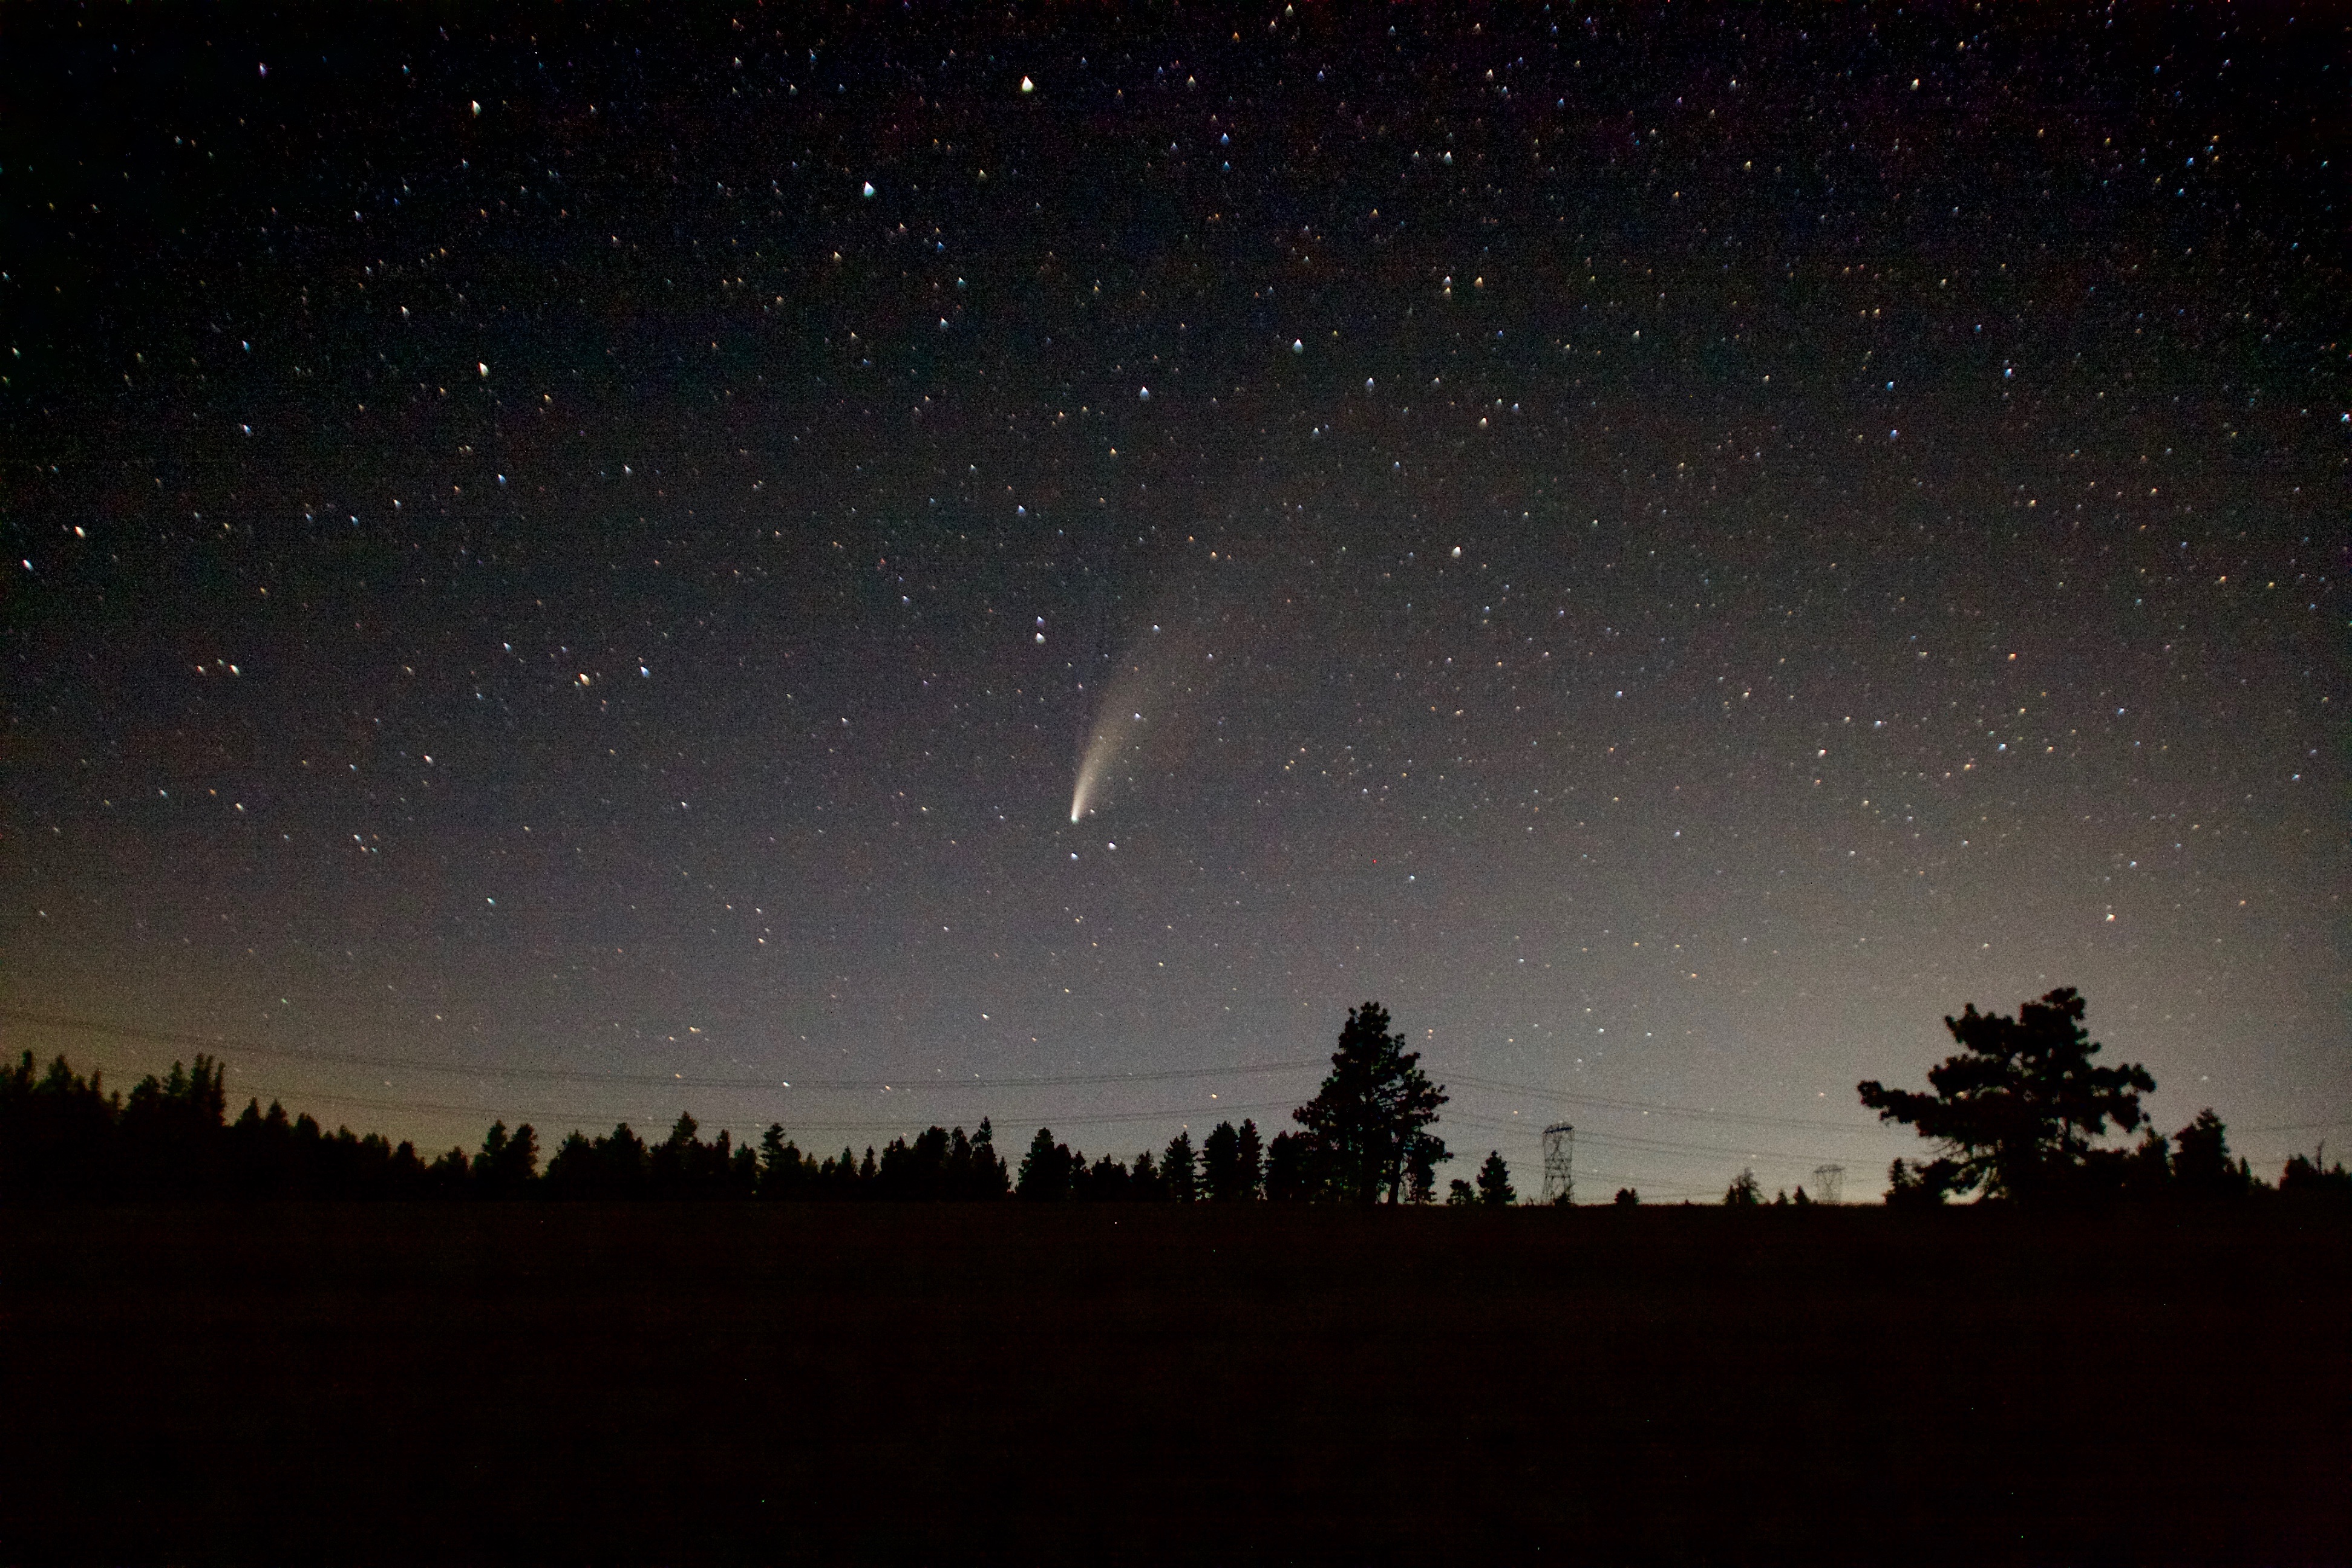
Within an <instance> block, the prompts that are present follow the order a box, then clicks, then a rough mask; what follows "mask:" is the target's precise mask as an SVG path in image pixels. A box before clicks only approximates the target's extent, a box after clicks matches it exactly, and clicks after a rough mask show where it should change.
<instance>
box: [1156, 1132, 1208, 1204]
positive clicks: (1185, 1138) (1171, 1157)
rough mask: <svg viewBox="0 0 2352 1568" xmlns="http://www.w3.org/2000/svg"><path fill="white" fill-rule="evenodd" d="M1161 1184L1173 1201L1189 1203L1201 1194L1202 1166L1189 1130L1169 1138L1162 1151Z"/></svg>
mask: <svg viewBox="0 0 2352 1568" xmlns="http://www.w3.org/2000/svg"><path fill="white" fill-rule="evenodd" d="M1160 1187H1161V1189H1162V1190H1164V1191H1165V1192H1166V1193H1167V1194H1168V1198H1169V1201H1170V1202H1171V1203H1179V1204H1189V1203H1191V1202H1192V1200H1193V1199H1194V1198H1196V1197H1198V1196H1200V1195H1201V1180H1200V1167H1199V1165H1198V1163H1196V1162H1195V1158H1194V1156H1193V1153H1192V1132H1191V1131H1189V1130H1188V1131H1182V1132H1179V1133H1177V1134H1176V1136H1175V1137H1173V1138H1171V1139H1170V1140H1168V1147H1167V1148H1166V1149H1164V1150H1162V1151H1161V1152H1160Z"/></svg>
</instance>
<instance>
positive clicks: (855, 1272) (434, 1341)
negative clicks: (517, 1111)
mask: <svg viewBox="0 0 2352 1568" xmlns="http://www.w3.org/2000/svg"><path fill="white" fill-rule="evenodd" d="M2348 1240H2352V1229H2347V1226H2345V1225H2344V1224H2343V1223H2342V1222H2341V1221H2340V1220H2339V1221H2323V1220H2320V1219H2317V1218H2314V1217H2311V1216H2294V1215H2284V1214H2282V1213H2279V1212H2277V1211H2275V1210H2273V1211H2266V1212H2265V1213H2263V1214H2262V1215H2252V1216H2246V1215H2239V1216H2235V1217H2232V1216H2228V1215H2186V1216H2183V1215H2121V1216H2108V1217H2105V1218H2091V1217H2075V1218H2069V1219H2066V1220H2063V1221H2043V1222H2036V1223H2025V1222H2023V1221H2021V1220H2020V1219H2019V1218H2018V1216H2014V1215H2000V1214H1995V1213H1990V1212H1958V1213H1948V1214H1939V1215H1916V1216H1906V1215H1892V1214H1889V1213H1887V1212H1885V1211H1884V1210H1879V1209H1861V1208H1854V1209H1843V1210H1822V1209H1814V1210H1810V1211H1808V1210H1793V1211H1792V1210H1774V1209H1766V1210H1763V1211H1761V1212H1755V1213H1733V1212H1727V1211H1724V1210H1719V1209H1638V1210H1632V1211H1625V1210H1612V1209H1587V1210H1576V1211H1570V1212H1560V1211H1556V1210H1542V1209H1533V1208H1525V1209H1512V1210H1504V1211H1479V1210H1467V1211H1465V1210H1445V1209H1438V1210H1419V1211H1405V1212H1386V1213H1356V1212H1341V1211H1334V1210H1327V1209H1320V1208H1313V1209H1298V1208H1289V1207H1268V1206H1263V1205H1260V1206H1254V1207H1251V1208H1248V1209H1244V1210H1225V1209H1218V1208H1211V1207H1205V1206H1202V1207H1191V1208H1175V1207H1133V1208H1128V1207H1112V1206H1104V1207H1093V1206H1086V1207H1051V1208H1045V1207H1038V1206H1032V1205H1019V1204H1006V1205H996V1206H994V1207H989V1208H971V1207H896V1206H886V1205H855V1206H824V1205H710V1206H664V1205H638V1206H632V1207H599V1206H584V1205H583V1206H572V1205H556V1204H537V1205H511V1206H510V1205H493V1204H476V1205H467V1204H453V1205H434V1206H414V1207H412V1206H398V1205H386V1206H342V1205H283V1206H274V1207H263V1208H238V1207H233V1206H218V1207H188V1208H170V1207H60V1208H51V1209H26V1208H17V1209H12V1210H0V1258H5V1260H6V1262H5V1268H0V1311H5V1321H6V1323H7V1327H8V1330H9V1342H10V1353H9V1355H8V1357H7V1360H6V1373H5V1384H0V1408H5V1409H6V1410H7V1411H8V1412H9V1413H10V1414H9V1416H8V1419H7V1420H6V1421H5V1424H0V1476H5V1478H6V1489H7V1491H8V1492H9V1494H10V1498H9V1501H8V1504H7V1506H6V1508H5V1510H0V1560H8V1561H16V1560H24V1561H51V1560H56V1559H58V1558H63V1557H86V1558H101V1559H107V1560H111V1561H160V1560H174V1561H203V1560H215V1559H224V1558H233V1559H241V1560H272V1561H285V1560H295V1559H317V1558H322V1557H323V1558H335V1559H339V1560H349V1559H378V1560H381V1559H398V1560H403V1561H428V1560H429V1561H435V1562H456V1561H465V1560H501V1561H508V1560H513V1559H517V1558H548V1559H562V1560H567V1561H593V1560H605V1561H610V1560H646V1559H660V1560H665V1561H692V1560H709V1559H716V1558H722V1557H723V1558H728V1559H730V1560H734V1561H740V1562H767V1561H778V1560H793V1559H806V1560H814V1561H825V1562H838V1561H843V1560H856V1561H871V1560H892V1561H901V1560H917V1561H940V1562H947V1561H954V1562H959V1563H961V1562H973V1561H978V1562H993V1561H1005V1562H1021V1563H1031V1562H1044V1561H1081V1560H1083V1561H1088V1562H1102V1561H1137V1560H1159V1559H1166V1558H1177V1557H1182V1558H1187V1559H1192V1560H1194V1561H1197V1562H1201V1563H1209V1562H1214V1561H1217V1560H1220V1559H1224V1558H1230V1557H1234V1556H1244V1557H1265V1558H1271V1559H1276V1560H1298V1561H1318V1560H1328V1559H1332V1558H1335V1557H1336V1558H1340V1559H1345V1560H1351V1561H1376V1560H1377V1561H1387V1560H1392V1559H1408V1558H1413V1559H1437V1558H1450V1559H1454V1560H1459V1559H1460V1558H1461V1557H1462V1556H1463V1555H1464V1554H1465V1552H1480V1553H1494V1552H1514V1553H1518V1554H1521V1555H1523V1556H1525V1555H1534V1556H1536V1557H1538V1558H1543V1559H1549V1558H1554V1557H1557V1558H1559V1559H1562V1560H1567V1561H1594V1562H1623V1561H1629V1560H1648V1561H1666V1562H1697V1561H1719V1562H1758V1561H1791V1562H1797V1561H1802V1562H1823V1561H1840V1560H1843V1561H1853V1562H1865V1561H1866V1562H1897V1561H1900V1562H1920V1561H1967V1562H1970V1563H1999V1562H2019V1563H2055V1562H2065V1563H2095V1562H2118V1563H2126V1562H2128V1563H2138V1562H2154V1561H2179V1562H2192V1563H2215V1562H2225V1561H2227V1562H2252V1561H2263V1562H2345V1561H2347V1560H2352V1458H2347V1456H2352V1335H2347V1323H2352V1311H2347V1307H2352V1247H2347V1241H2348Z"/></svg>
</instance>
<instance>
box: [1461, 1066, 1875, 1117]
mask: <svg viewBox="0 0 2352 1568" xmlns="http://www.w3.org/2000/svg"><path fill="white" fill-rule="evenodd" d="M1444 1077H1445V1079H1446V1087H1447V1088H1449V1089H1450V1088H1452V1087H1453V1086H1454V1085H1455V1084H1457V1083H1458V1084H1467V1085H1469V1086H1470V1087H1471V1088H1473V1089H1496V1090H1499V1091H1504V1092H1507V1093H1513V1094H1532V1095H1536V1096H1538V1097H1540V1098H1542V1099H1545V1100H1559V1101H1561V1102H1562V1103H1564V1104H1568V1105H1589V1106H1595V1107H1598V1108H1601V1109H1602V1110H1646V1111H1648V1112H1650V1113H1651V1114H1653V1115H1667V1116H1687V1117H1691V1118H1694V1119H1695V1120H1699V1121H1753V1122H1757V1123H1759V1124H1761V1125H1764V1126H1770V1127H1811V1128H1816V1129H1821V1130H1823V1131H1832V1132H1871V1131H1877V1129H1875V1128H1870V1127H1856V1126H1855V1125H1854V1124H1853V1123H1852V1122H1850V1121H1824V1120H1822V1119H1820V1118H1817V1117H1802V1116H1766V1115H1762V1114H1760V1113H1757V1112H1752V1111H1744V1110H1706V1109H1702V1108H1701V1107H1698V1106H1696V1105H1670V1104H1666V1103H1664V1102H1663V1101H1659V1100H1616V1099H1612V1098H1610V1097H1608V1096H1605V1095H1597V1094H1575V1093H1571V1092H1570V1091H1569V1090H1566V1089H1540V1088H1538V1087H1537V1086H1536V1085H1534V1084H1531V1083H1508V1082H1506V1081H1504V1080H1503V1079H1491V1078H1473V1077H1471V1076H1469V1075H1468V1074H1466V1073H1447V1074H1445V1075H1444Z"/></svg>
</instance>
